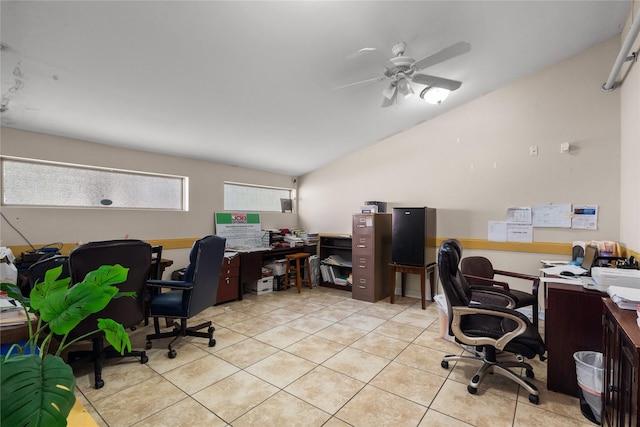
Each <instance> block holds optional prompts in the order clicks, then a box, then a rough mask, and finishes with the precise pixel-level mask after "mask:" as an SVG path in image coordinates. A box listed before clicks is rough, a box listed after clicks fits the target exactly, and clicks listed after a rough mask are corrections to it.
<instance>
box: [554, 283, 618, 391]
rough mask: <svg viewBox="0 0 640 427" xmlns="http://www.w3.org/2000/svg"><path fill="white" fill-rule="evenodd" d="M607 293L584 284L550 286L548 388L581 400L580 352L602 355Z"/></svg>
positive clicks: (556, 284) (555, 284)
mask: <svg viewBox="0 0 640 427" xmlns="http://www.w3.org/2000/svg"><path fill="white" fill-rule="evenodd" d="M603 297H607V294H606V293H603V292H598V291H594V290H586V289H584V288H583V287H582V286H580V285H569V284H564V283H551V282H550V283H547V290H546V299H545V322H544V324H545V341H546V344H547V357H548V360H547V388H548V389H549V390H551V391H555V392H559V393H564V394H568V395H570V396H574V397H578V383H577V378H576V363H575V361H574V360H573V353H575V352H576V351H598V352H602V346H603V337H602V315H603V314H604V305H603V303H602V298H603Z"/></svg>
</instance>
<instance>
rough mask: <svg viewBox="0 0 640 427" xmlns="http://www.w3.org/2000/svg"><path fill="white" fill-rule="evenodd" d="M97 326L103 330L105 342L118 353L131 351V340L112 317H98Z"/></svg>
mask: <svg viewBox="0 0 640 427" xmlns="http://www.w3.org/2000/svg"><path fill="white" fill-rule="evenodd" d="M98 328H99V329H100V330H101V331H103V332H104V335H105V338H106V339H107V342H108V343H109V344H111V345H112V346H113V348H114V349H116V350H117V351H118V352H120V354H122V355H124V352H125V351H131V341H130V340H129V335H128V334H127V331H125V330H124V327H123V326H122V325H121V324H120V323H118V322H116V321H115V320H112V319H98Z"/></svg>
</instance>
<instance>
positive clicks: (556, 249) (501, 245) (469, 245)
mask: <svg viewBox="0 0 640 427" xmlns="http://www.w3.org/2000/svg"><path fill="white" fill-rule="evenodd" d="M322 235H323V236H333V235H338V234H329V233H326V234H325V233H323V234H322ZM339 235H340V236H344V234H339ZM199 238H200V237H184V238H179V239H153V240H147V241H148V242H149V244H151V245H152V246H155V245H162V249H190V248H191V246H192V245H193V242H195V241H196V240H198V239H199ZM447 239H449V237H436V238H435V239H429V240H428V241H427V246H430V247H436V248H437V247H439V246H440V244H441V243H442V242H443V241H445V240H447ZM457 240H458V241H459V242H460V243H461V244H462V247H463V248H465V249H479V250H486V251H505V252H527V253H542V254H555V255H571V249H572V245H571V243H553V242H533V243H519V242H490V241H488V240H484V239H463V238H458V239H457ZM76 246H78V244H77V243H64V244H63V246H62V249H61V250H60V253H62V254H63V255H68V254H69V252H70V251H71V250H72V249H73V248H75V247H76ZM34 247H36V248H40V247H42V245H40V246H38V245H34ZM9 248H10V249H11V250H12V251H13V254H14V255H15V256H16V257H20V254H21V253H22V252H27V251H30V250H31V247H30V246H27V245H16V246H9ZM621 250H622V254H623V256H626V257H629V256H635V257H636V258H637V259H638V258H640V253H638V252H635V251H632V250H628V249H627V248H625V247H621Z"/></svg>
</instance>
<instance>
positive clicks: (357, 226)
mask: <svg viewBox="0 0 640 427" xmlns="http://www.w3.org/2000/svg"><path fill="white" fill-rule="evenodd" d="M351 252H352V254H351V255H352V261H353V272H352V276H353V289H352V297H353V299H357V300H361V301H368V302H376V301H378V300H381V299H383V298H386V297H387V296H389V285H388V283H389V268H388V264H389V262H390V261H391V214H356V215H354V216H353V235H352V249H351Z"/></svg>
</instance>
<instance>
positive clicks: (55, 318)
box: [40, 282, 118, 335]
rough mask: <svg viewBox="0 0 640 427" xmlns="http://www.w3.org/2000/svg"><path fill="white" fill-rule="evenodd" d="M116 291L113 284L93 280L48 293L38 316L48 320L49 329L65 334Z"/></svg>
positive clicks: (98, 309)
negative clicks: (101, 283) (100, 283)
mask: <svg viewBox="0 0 640 427" xmlns="http://www.w3.org/2000/svg"><path fill="white" fill-rule="evenodd" d="M117 292H118V288H116V287H115V286H106V287H104V286H98V285H97V284H96V283H95V282H89V283H87V282H83V283H78V284H77V285H75V286H72V287H71V288H69V289H68V290H67V291H66V292H64V293H55V294H52V295H49V296H48V297H47V299H46V300H44V301H43V302H42V305H41V307H40V316H41V317H42V320H43V321H45V322H49V328H51V331H52V332H53V333H55V334H58V335H65V334H67V333H69V332H70V331H71V330H72V329H73V328H75V327H76V326H78V324H79V323H80V322H81V321H82V320H83V319H85V318H86V317H87V316H89V315H90V314H93V313H97V312H99V311H100V310H102V309H104V308H105V307H106V306H107V304H109V301H111V298H112V297H113V296H114V295H115V294H116V293H117Z"/></svg>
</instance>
